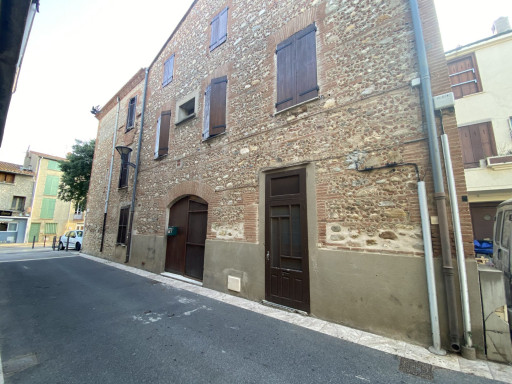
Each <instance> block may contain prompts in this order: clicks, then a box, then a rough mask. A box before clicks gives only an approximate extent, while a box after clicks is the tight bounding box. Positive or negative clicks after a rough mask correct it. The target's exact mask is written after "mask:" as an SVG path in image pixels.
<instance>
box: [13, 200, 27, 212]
mask: <svg viewBox="0 0 512 384" xmlns="http://www.w3.org/2000/svg"><path fill="white" fill-rule="evenodd" d="M11 209H12V210H14V211H20V212H23V211H24V210H25V196H13V197H12V204H11Z"/></svg>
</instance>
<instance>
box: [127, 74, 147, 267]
mask: <svg viewBox="0 0 512 384" xmlns="http://www.w3.org/2000/svg"><path fill="white" fill-rule="evenodd" d="M148 73H149V68H146V75H145V77H144V95H143V97H142V114H141V116H140V129H139V142H138V147H137V161H136V162H135V175H134V177H133V191H132V203H131V205H130V222H129V224H128V239H127V246H126V260H125V261H124V262H125V263H128V262H129V261H130V251H131V249H132V227H133V212H134V210H135V193H136V191H137V176H138V175H139V162H140V149H141V147H142V127H143V126H144V111H145V109H146V94H147V92H148Z"/></svg>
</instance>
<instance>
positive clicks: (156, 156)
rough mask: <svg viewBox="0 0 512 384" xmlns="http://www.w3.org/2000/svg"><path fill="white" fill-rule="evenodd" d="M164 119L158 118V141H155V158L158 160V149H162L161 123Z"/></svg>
mask: <svg viewBox="0 0 512 384" xmlns="http://www.w3.org/2000/svg"><path fill="white" fill-rule="evenodd" d="M161 119H162V116H159V117H158V122H157V123H156V135H155V137H156V139H155V151H154V157H155V159H157V158H158V148H159V147H160V143H159V142H160V121H161Z"/></svg>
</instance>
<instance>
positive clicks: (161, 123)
mask: <svg viewBox="0 0 512 384" xmlns="http://www.w3.org/2000/svg"><path fill="white" fill-rule="evenodd" d="M170 127H171V111H164V112H162V114H161V115H160V117H159V118H158V122H157V124H156V142H155V159H158V158H159V157H161V156H164V155H167V153H168V152H169V128H170Z"/></svg>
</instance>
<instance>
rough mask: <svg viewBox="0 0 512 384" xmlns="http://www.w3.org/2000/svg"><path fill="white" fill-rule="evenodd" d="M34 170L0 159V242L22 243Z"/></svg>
mask: <svg viewBox="0 0 512 384" xmlns="http://www.w3.org/2000/svg"><path fill="white" fill-rule="evenodd" d="M33 186H34V172H32V171H30V170H27V169H25V168H24V167H23V166H22V165H18V164H12V163H6V162H4V161H0V243H23V242H24V240H25V233H26V230H27V222H28V219H29V216H30V209H29V208H30V205H31V202H32V188H33Z"/></svg>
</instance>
